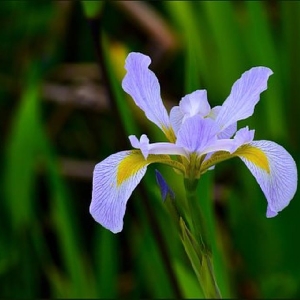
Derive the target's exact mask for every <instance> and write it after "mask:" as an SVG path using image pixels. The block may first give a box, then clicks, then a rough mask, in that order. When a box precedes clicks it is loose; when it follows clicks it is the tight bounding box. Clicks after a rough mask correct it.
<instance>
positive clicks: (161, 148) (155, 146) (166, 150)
mask: <svg viewBox="0 0 300 300" xmlns="http://www.w3.org/2000/svg"><path fill="white" fill-rule="evenodd" d="M129 140H130V142H131V145H132V147H134V148H136V149H140V150H141V152H142V153H143V155H144V158H145V159H147V157H148V155H149V154H155V155H158V154H167V155H181V156H187V153H186V151H185V150H184V148H183V147H180V146H177V145H176V144H173V143H151V144H150V143H149V139H148V137H147V136H146V135H145V134H143V135H142V136H141V138H140V141H139V140H138V138H137V137H136V136H135V135H131V136H129Z"/></svg>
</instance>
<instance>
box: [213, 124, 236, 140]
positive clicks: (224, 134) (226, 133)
mask: <svg viewBox="0 0 300 300" xmlns="http://www.w3.org/2000/svg"><path fill="white" fill-rule="evenodd" d="M236 131H237V122H235V123H233V124H231V125H229V126H228V127H226V128H225V129H223V130H222V131H221V132H220V133H219V134H218V138H219V139H230V138H231V137H232V136H233V135H234V134H235V133H236Z"/></svg>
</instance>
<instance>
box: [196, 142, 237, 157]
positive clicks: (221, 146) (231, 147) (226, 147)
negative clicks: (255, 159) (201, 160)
mask: <svg viewBox="0 0 300 300" xmlns="http://www.w3.org/2000/svg"><path fill="white" fill-rule="evenodd" d="M236 149H237V145H236V141H234V140H233V139H222V140H215V141H211V142H209V143H208V144H207V145H206V146H205V147H203V149H202V150H201V154H207V153H211V152H217V151H227V152H229V153H233V152H234V151H235V150H236ZM208 158H209V156H208V157H207V159H208Z"/></svg>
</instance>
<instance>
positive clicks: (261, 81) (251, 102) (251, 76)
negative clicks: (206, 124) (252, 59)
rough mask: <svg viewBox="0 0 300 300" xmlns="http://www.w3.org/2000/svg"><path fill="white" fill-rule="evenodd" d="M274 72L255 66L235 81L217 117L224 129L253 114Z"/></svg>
mask: <svg viewBox="0 0 300 300" xmlns="http://www.w3.org/2000/svg"><path fill="white" fill-rule="evenodd" d="M272 74H273V72H272V71H271V70H270V69H269V68H266V67H255V68H252V69H250V70H249V71H247V72H245V73H244V74H243V75H242V77H241V78H240V79H238V80H237V81H236V82H235V83H234V85H233V87H232V89H231V93H230V95H229V96H228V98H227V99H226V100H225V102H224V103H223V105H222V107H221V109H220V112H219V113H218V116H217V118H216V121H217V122H218V124H219V125H220V127H221V129H222V130H224V129H225V128H226V127H228V126H229V125H231V124H234V123H235V122H237V121H239V120H243V119H246V118H248V117H250V116H251V115H252V114H253V112H254V107H255V105H256V104H257V102H258V101H259V97H260V94H261V93H262V92H263V91H264V90H266V89H267V81H268V78H269V76H270V75H272Z"/></svg>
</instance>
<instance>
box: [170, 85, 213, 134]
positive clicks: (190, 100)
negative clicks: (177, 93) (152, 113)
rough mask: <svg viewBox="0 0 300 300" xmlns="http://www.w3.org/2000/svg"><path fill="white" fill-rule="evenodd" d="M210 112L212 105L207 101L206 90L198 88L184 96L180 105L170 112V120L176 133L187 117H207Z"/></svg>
mask: <svg viewBox="0 0 300 300" xmlns="http://www.w3.org/2000/svg"><path fill="white" fill-rule="evenodd" d="M209 113H210V105H209V103H208V101H207V92H206V90H197V91H195V92H193V93H191V94H188V95H186V96H184V97H183V98H182V99H181V100H180V102H179V106H175V107H173V108H172V109H171V112H170V122H171V124H172V127H173V130H174V132H175V133H177V132H178V130H179V128H180V126H181V125H182V124H183V123H184V122H185V120H186V119H187V118H190V117H193V116H195V115H199V116H201V117H205V116H207V115H208V114H209Z"/></svg>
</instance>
